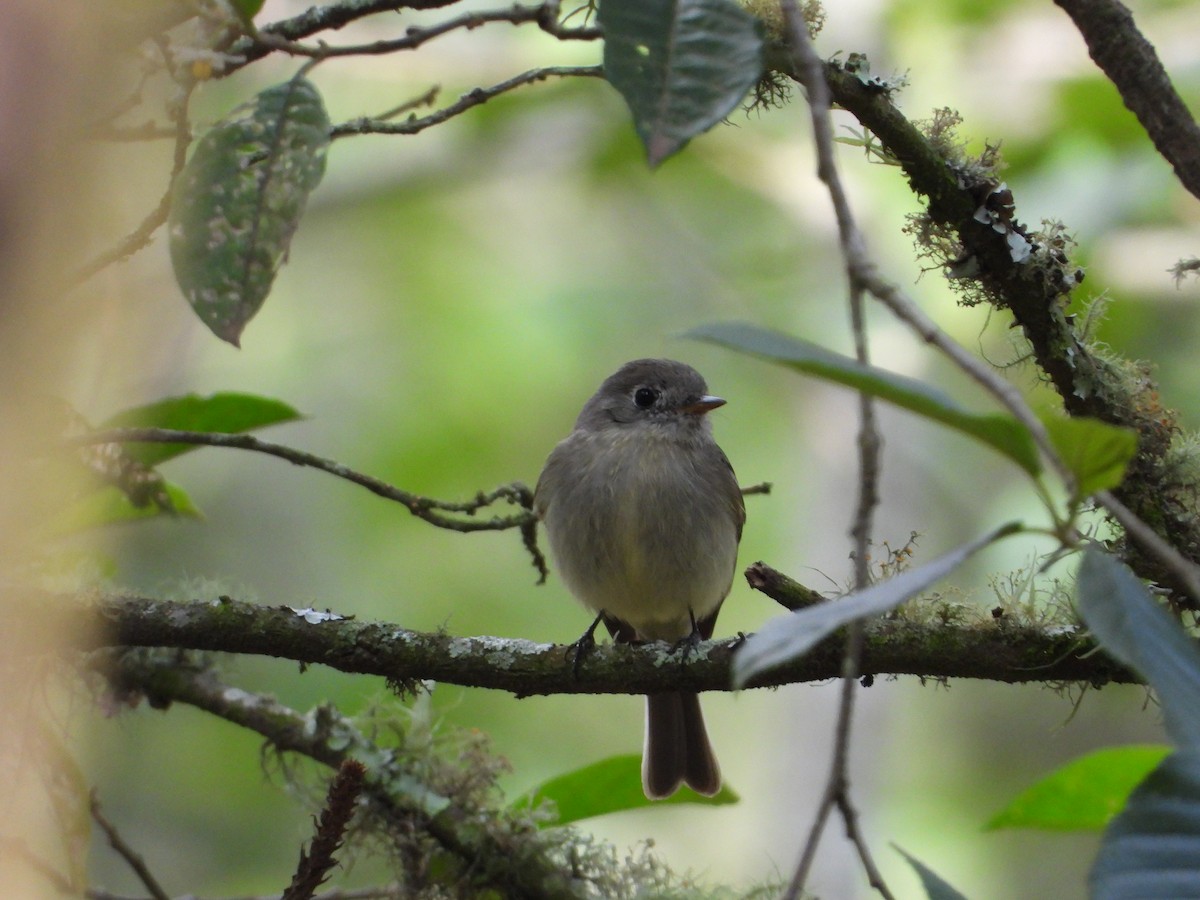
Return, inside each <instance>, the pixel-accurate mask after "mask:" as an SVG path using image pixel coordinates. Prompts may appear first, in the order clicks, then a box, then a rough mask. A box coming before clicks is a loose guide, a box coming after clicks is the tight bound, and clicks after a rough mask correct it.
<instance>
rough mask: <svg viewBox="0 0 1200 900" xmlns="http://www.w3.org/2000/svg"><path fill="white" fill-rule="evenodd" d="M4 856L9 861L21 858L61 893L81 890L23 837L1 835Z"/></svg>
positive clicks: (1, 851)
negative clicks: (39, 854)
mask: <svg viewBox="0 0 1200 900" xmlns="http://www.w3.org/2000/svg"><path fill="white" fill-rule="evenodd" d="M4 857H7V859H8V860H9V861H11V860H12V859H13V858H14V857H15V858H17V859H20V860H21V861H22V862H24V863H25V865H27V866H29V868H31V869H33V871H35V872H37V873H38V874H39V875H41V876H42V877H43V878H45V879H46V880H47V881H49V882H50V884H52V885H53V886H54V888H55V889H56V890H57V891H58V892H59V893H60V894H63V895H67V894H74V893H78V891H79V888H78V887H76V886H75V885H72V884H71V881H70V879H68V878H67V877H66V876H64V875H63V874H62V873H60V872H58V871H57V870H56V869H55V868H54V867H53V866H52V865H50V863H48V862H47V861H46V860H44V859H42V858H41V857H40V856H38V855H37V854H36V853H34V852H33V851H32V850H31V849H30V848H29V845H28V844H26V843H25V842H24V841H23V840H21V838H16V837H9V836H8V835H0V858H4Z"/></svg>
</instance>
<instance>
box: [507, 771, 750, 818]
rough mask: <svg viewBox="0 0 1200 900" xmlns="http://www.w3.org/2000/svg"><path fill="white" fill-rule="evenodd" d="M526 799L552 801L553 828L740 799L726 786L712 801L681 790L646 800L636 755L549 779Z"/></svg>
mask: <svg viewBox="0 0 1200 900" xmlns="http://www.w3.org/2000/svg"><path fill="white" fill-rule="evenodd" d="M528 798H529V802H530V803H537V802H538V801H539V800H553V801H554V804H555V806H557V807H558V818H557V819H556V820H555V821H553V822H550V823H548V824H549V825H554V826H557V825H567V824H569V823H571V822H578V821H579V820H580V819H590V818H592V817H593V816H602V815H605V814H606V813H612V812H623V811H625V810H628V809H642V808H643V807H647V806H666V805H672V804H677V803H700V804H704V805H707V806H725V805H726V804H729V803H737V802H738V800H740V799H741V798H740V797H739V796H738V795H737V794H736V793H734V791H733V790H732V789H731V788H729V787H727V786H726V787H722V788H721V790H720V792H719V793H718V794H717V795H716V796H715V797H703V796H701V795H700V794H697V793H696V792H695V791H693V790H691V789H690V788H687V787H683V788H681V789H680V790H678V791H677V792H675V793H674V794H672V795H671V796H670V797H668V798H667V799H665V800H647V799H646V795H645V794H643V793H642V758H641V756H639V755H637V754H628V755H624V756H610V757H609V758H608V759H602V760H600V761H599V762H596V763H592V764H591V765H588V766H584V767H583V768H581V769H576V770H574V771H573V772H567V773H565V774H563V775H559V776H557V777H555V778H551V779H550V780H549V781H546V782H544V783H543V784H541V785H539V786H538V787H536V788H534V789H533V790H532V791H530V792H529V794H528Z"/></svg>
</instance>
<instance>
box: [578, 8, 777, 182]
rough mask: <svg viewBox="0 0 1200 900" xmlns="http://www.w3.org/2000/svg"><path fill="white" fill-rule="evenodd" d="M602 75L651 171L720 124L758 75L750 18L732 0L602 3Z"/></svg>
mask: <svg viewBox="0 0 1200 900" xmlns="http://www.w3.org/2000/svg"><path fill="white" fill-rule="evenodd" d="M599 20H600V24H601V25H603V26H604V73H605V77H607V78H608V80H609V82H610V83H611V84H612V86H613V87H615V88H616V89H617V90H618V91H620V93H621V96H622V97H624V98H625V102H626V103H628V104H629V109H630V111H631V112H632V113H633V122H634V126H635V127H636V128H637V132H638V135H639V137H641V139H642V143H643V144H644V145H645V147H646V155H647V157H648V158H649V161H650V165H651V166H656V165H658V164H659V163H660V162H662V161H663V160H664V159H666V158H667V157H668V156H670V155H671V154H672V153H675V152H676V151H678V150H680V149H682V147H683V146H684V144H686V143H687V142H688V141H689V140H691V139H692V138H693V137H695V136H696V135H698V134H700V133H701V132H703V131H706V130H707V129H709V128H711V127H712V126H713V125H715V124H716V123H717V122H720V121H721V120H722V119H724V118H725V116H727V115H728V114H729V113H730V112H732V111H733V109H734V108H735V107H736V106H737V105H738V103H740V102H741V100H742V98H743V97H745V96H746V94H747V93H748V92H749V90H750V88H752V87H753V86H754V84H755V83H756V82H757V81H758V79H759V77H760V76H761V75H762V72H763V39H762V34H761V30H760V25H759V22H758V20H757V19H756V18H755V17H754V16H752V15H751V14H750V13H748V12H747V11H746V10H744V9H742V8H741V7H740V6H738V5H737V4H736V3H734V2H732V0H603V2H602V3H601V4H600V11H599Z"/></svg>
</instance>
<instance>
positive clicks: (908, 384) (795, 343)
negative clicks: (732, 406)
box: [686, 322, 1041, 476]
mask: <svg viewBox="0 0 1200 900" xmlns="http://www.w3.org/2000/svg"><path fill="white" fill-rule="evenodd" d="M686 337H691V338H695V339H697V340H702V341H708V342H710V343H713V344H719V345H721V346H723V347H729V348H730V349H733V350H739V351H741V352H743V353H751V354H754V355H756V356H762V357H764V358H766V359H769V360H771V361H772V362H777V363H782V364H783V365H786V366H788V367H790V368H793V369H795V370H797V371H799V372H804V373H805V374H806V375H815V376H816V377H818V378H823V379H825V380H826V381H833V382H836V383H838V384H843V385H846V386H847V387H852V388H854V389H855V390H858V391H862V392H863V393H866V394H870V395H871V396H872V397H878V398H879V399H880V400H886V401H887V402H889V403H894V404H895V405H896V406H899V407H902V408H903V409H907V410H908V411H909V412H914V413H917V414H918V415H921V416H924V417H925V418H927V419H932V420H933V421H935V422H941V423H942V424H943V425H947V426H949V427H950V428H953V429H954V430H956V431H959V432H961V433H963V434H966V435H968V436H970V437H973V438H975V439H976V440H978V441H982V442H983V443H985V444H987V445H988V446H989V447H991V448H992V449H994V450H998V451H999V452H1000V453H1002V454H1003V455H1004V456H1007V457H1008V458H1009V459H1011V460H1012V461H1013V462H1015V463H1016V464H1017V465H1019V466H1020V467H1021V468H1022V469H1024V470H1025V471H1026V472H1028V473H1029V474H1030V475H1033V476H1036V475H1037V474H1038V473H1039V472H1041V462H1040V460H1039V459H1038V454H1037V448H1036V446H1035V445H1034V443H1033V437H1032V436H1031V435H1030V434H1029V431H1028V429H1026V428H1025V426H1024V425H1022V424H1021V423H1020V422H1018V421H1017V420H1016V419H1014V418H1012V417H1010V416H1006V415H1002V414H999V413H995V414H988V415H980V414H977V413H971V412H967V411H966V410H964V409H963V408H962V407H960V406H959V405H958V404H957V403H955V402H954V401H953V400H952V399H950V397H948V396H947V395H946V394H944V393H942V392H941V391H940V390H938V389H937V388H935V387H933V386H932V385H928V384H925V383H924V382H921V381H917V380H916V379H915V378H907V377H905V376H904V375H897V374H896V373H894V372H888V371H885V370H884V369H878V368H875V367H874V366H864V365H862V364H861V363H860V362H858V361H857V360H854V359H851V358H850V357H848V356H842V355H841V354H839V353H834V352H833V351H831V350H826V349H825V348H824V347H820V346H818V345H816V344H812V343H809V342H808V341H804V340H800V339H799V338H793V337H788V336H787V335H783V334H779V333H778V332H774V331H768V330H767V329H765V328H758V327H757V326H754V325H745V324H741V323H736V322H730V323H718V324H715V325H702V326H701V327H699V328H695V329H693V330H691V331H689V332H687V334H686Z"/></svg>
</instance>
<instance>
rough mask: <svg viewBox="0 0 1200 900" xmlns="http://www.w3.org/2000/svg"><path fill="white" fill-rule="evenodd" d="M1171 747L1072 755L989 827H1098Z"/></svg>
mask: <svg viewBox="0 0 1200 900" xmlns="http://www.w3.org/2000/svg"><path fill="white" fill-rule="evenodd" d="M1170 752H1171V748H1170V747H1161V746H1140V745H1139V746H1128V747H1105V748H1104V749H1102V750H1096V751H1094V752H1092V753H1089V754H1087V755H1086V756H1081V757H1079V758H1078V759H1074V760H1071V762H1069V763H1067V764H1066V765H1065V766H1062V767H1061V768H1059V769H1057V770H1056V771H1054V772H1051V773H1050V774H1049V775H1047V776H1046V777H1045V778H1043V779H1041V780H1040V781H1038V782H1037V783H1036V784H1034V785H1032V786H1030V787H1029V788H1027V789H1025V790H1024V791H1022V792H1021V793H1020V794H1019V795H1017V797H1016V798H1014V799H1013V801H1012V802H1011V803H1009V805H1008V806H1006V807H1005V808H1004V809H1002V810H1001V811H1000V812H998V813H997V814H996V815H995V816H993V817H992V819H991V820H990V821H989V822H988V823H987V828H988V829H996V828H1044V829H1048V830H1054V831H1100V830H1101V829H1103V828H1104V827H1105V826H1106V825H1107V824H1108V823H1109V822H1110V821H1111V820H1112V818H1113V817H1114V816H1115V815H1117V813H1119V812H1120V811H1121V810H1122V809H1123V808H1124V806H1125V803H1126V801H1127V800H1128V799H1129V794H1130V792H1131V791H1133V789H1134V788H1135V787H1137V786H1138V784H1139V783H1140V782H1141V781H1142V780H1143V779H1144V778H1145V777H1146V776H1147V775H1149V774H1150V772H1151V771H1152V770H1153V769H1154V767H1155V766H1157V765H1158V764H1159V763H1161V762H1162V761H1163V758H1164V757H1165V756H1166V755H1167V754H1168V753H1170Z"/></svg>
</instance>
